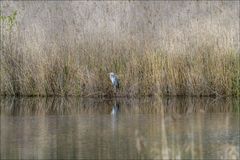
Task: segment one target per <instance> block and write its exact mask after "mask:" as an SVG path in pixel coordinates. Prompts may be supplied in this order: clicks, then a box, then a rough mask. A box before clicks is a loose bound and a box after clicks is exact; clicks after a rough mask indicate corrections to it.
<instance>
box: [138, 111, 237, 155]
mask: <svg viewBox="0 0 240 160" xmlns="http://www.w3.org/2000/svg"><path fill="white" fill-rule="evenodd" d="M160 108H162V107H160ZM160 110H161V109H160ZM165 114H166V112H161V114H160V117H158V121H161V122H159V123H158V124H160V127H159V126H155V129H154V132H153V133H158V134H159V135H155V134H153V135H151V136H155V137H158V138H156V139H158V140H157V141H155V142H152V141H150V140H151V139H152V137H151V138H149V137H144V136H143V133H144V132H149V131H142V132H139V130H136V131H135V140H136V149H137V151H138V154H139V155H140V157H141V158H146V157H148V158H151V159H203V158H204V157H208V158H209V157H212V158H215V159H239V146H238V145H239V142H235V143H232V144H229V142H228V141H225V140H219V138H220V137H221V136H222V135H218V134H216V133H218V132H224V134H226V135H225V136H228V137H230V136H229V135H228V132H229V131H230V130H231V128H229V126H230V124H229V123H230V120H229V116H228V115H227V116H226V117H223V118H221V119H219V121H215V122H211V121H209V120H206V122H205V120H204V114H202V113H201V112H200V113H198V114H197V115H195V116H196V117H195V118H191V121H189V122H186V124H184V125H183V124H182V123H179V125H178V124H175V125H174V126H172V127H169V122H166V115H165ZM209 122H210V123H209ZM176 123H177V122H176ZM205 123H208V125H206V124H205ZM236 123H238V124H236V125H235V126H238V125H239V122H236ZM180 125H181V126H180ZM216 126H218V127H216ZM153 127H154V126H153ZM211 128H214V131H211ZM183 130H184V132H183ZM206 130H209V131H207V132H211V133H205V132H206ZM183 133H185V134H183ZM207 134H213V135H214V134H216V135H215V136H216V137H215V138H216V139H214V140H213V139H211V141H212V142H207V143H209V146H210V147H207V148H208V149H210V151H208V150H206V148H204V147H206V144H203V143H206V142H204V141H206V137H205V135H207ZM153 139H154V138H153ZM212 143H213V144H212ZM211 154H212V155H211Z"/></svg>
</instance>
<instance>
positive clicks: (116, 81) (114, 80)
mask: <svg viewBox="0 0 240 160" xmlns="http://www.w3.org/2000/svg"><path fill="white" fill-rule="evenodd" d="M109 78H110V80H111V82H112V86H113V88H114V92H115V94H116V92H117V89H119V88H120V86H119V79H118V77H117V75H116V74H114V73H113V72H110V73H109Z"/></svg>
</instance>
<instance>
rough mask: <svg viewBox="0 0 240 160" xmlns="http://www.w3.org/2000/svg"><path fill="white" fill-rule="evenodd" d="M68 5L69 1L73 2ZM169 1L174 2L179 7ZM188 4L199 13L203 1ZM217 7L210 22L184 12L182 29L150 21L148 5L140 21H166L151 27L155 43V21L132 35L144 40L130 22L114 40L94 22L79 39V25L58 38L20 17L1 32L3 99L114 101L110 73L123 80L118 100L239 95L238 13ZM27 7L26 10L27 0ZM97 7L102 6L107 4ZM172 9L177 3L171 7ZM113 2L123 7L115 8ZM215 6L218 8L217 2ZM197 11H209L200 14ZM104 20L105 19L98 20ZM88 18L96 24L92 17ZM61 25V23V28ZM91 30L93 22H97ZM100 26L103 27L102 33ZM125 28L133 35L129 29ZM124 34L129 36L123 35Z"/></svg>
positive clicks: (137, 4) (69, 28) (207, 19)
mask: <svg viewBox="0 0 240 160" xmlns="http://www.w3.org/2000/svg"><path fill="white" fill-rule="evenodd" d="M5 3H7V2H5ZM22 3H26V2H22ZM38 3H41V2H38ZM49 3H50V2H49ZM52 3H55V2H51V4H52ZM65 3H67V2H65ZM69 3H70V4H71V2H69ZM74 3H79V5H80V6H81V3H86V2H74ZM89 3H93V2H89ZM106 3H107V2H106ZM108 3H111V2H108ZM108 3H107V4H108ZM116 3H118V2H116ZM119 3H120V2H119ZM122 3H123V4H124V5H125V7H126V6H131V7H133V6H134V7H136V6H138V7H139V6H140V7H141V6H142V7H143V8H144V7H149V4H151V3H141V2H122ZM152 3H153V2H152ZM154 3H156V4H158V3H157V2H154ZM159 3H160V2H159ZM161 3H165V2H161ZM166 3H167V2H166ZM168 3H174V4H175V3H176V2H168ZM179 3H180V2H179ZM191 3H193V4H195V3H196V4H197V5H199V4H200V9H201V5H203V4H202V3H204V2H191ZM209 3H210V2H209ZM216 3H219V5H218V7H219V6H220V8H219V10H221V12H220V11H219V10H216V11H214V12H213V11H212V10H210V15H211V16H210V17H209V16H207V17H206V16H203V18H201V16H198V17H199V18H198V19H197V20H196V19H194V18H192V17H190V16H189V17H188V15H187V16H186V17H185V19H184V20H185V21H187V23H186V24H187V25H180V23H181V22H185V21H184V20H183V19H180V20H178V21H177V22H178V23H179V26H176V24H178V23H177V22H176V24H173V25H172V24H171V23H170V22H171V21H170V20H169V21H168V20H167V19H166V17H163V20H161V19H160V20H155V21H152V20H154V18H155V17H156V16H155V17H154V16H152V17H151V14H150V13H155V12H154V11H156V10H158V8H154V5H152V4H151V5H152V6H151V5H150V7H149V8H147V9H146V8H145V11H146V12H147V13H149V15H150V16H149V17H147V18H148V19H143V20H142V21H143V23H144V24H145V22H147V21H148V20H149V21H150V20H151V21H152V22H151V23H154V24H155V25H156V24H157V25H158V24H159V25H160V24H161V25H160V26H159V27H160V30H154V28H156V26H153V25H151V27H152V30H153V31H154V33H158V32H161V35H160V36H159V37H158V39H157V40H156V39H154V36H153V37H151V35H152V33H150V31H151V28H150V29H149V26H150V24H146V25H145V26H143V29H141V28H140V29H139V28H138V29H136V30H135V32H137V33H139V34H141V35H142V38H141V39H139V36H134V35H135V34H134V33H132V29H133V28H134V27H133V28H127V26H129V25H126V26H125V30H124V29H122V28H121V27H120V28H119V26H118V21H117V22H116V21H113V22H114V23H115V25H116V26H117V27H116V28H115V32H114V35H112V34H110V33H107V31H109V30H108V29H104V28H101V27H98V25H96V29H95V30H93V31H92V32H93V33H91V32H90V31H88V32H87V31H86V32H83V34H84V36H83V37H81V36H80V37H77V38H76V37H75V38H72V37H74V35H75V34H79V33H77V31H75V30H74V29H72V28H78V27H79V26H77V25H75V26H74V24H71V25H69V24H68V25H63V26H67V27H68V30H64V32H60V33H58V31H56V33H55V31H54V30H50V32H45V30H44V29H43V28H44V27H46V26H42V27H41V26H39V25H37V24H40V22H35V21H33V19H29V22H31V23H27V25H26V24H22V23H21V20H18V22H17V24H16V26H14V27H13V31H11V32H8V31H6V30H4V27H2V34H3V44H2V45H3V48H2V51H3V52H2V53H1V70H0V81H1V84H0V85H1V86H0V89H1V90H0V94H1V95H19V96H20V95H21V96H56V95H57V96H65V95H74V96H85V97H95V96H96V97H102V96H112V95H113V90H112V86H111V83H110V80H109V77H108V74H107V73H108V72H111V71H113V72H116V73H117V74H118V75H119V78H120V85H121V87H120V90H119V91H118V93H117V95H118V96H127V97H132V96H134V97H136V96H154V95H184V96H239V95H240V72H239V70H240V65H239V62H240V57H239V36H238V35H239V27H237V26H238V25H236V24H238V23H237V22H238V20H237V19H235V20H234V19H233V20H232V19H231V17H230V16H229V15H234V14H233V13H231V11H232V12H233V10H231V9H232V8H231V7H230V9H229V8H227V7H226V6H224V5H222V7H221V5H220V2H216ZM26 4H27V5H28V3H26ZM58 4H60V3H57V2H56V4H54V5H58ZM98 4H100V5H102V4H103V3H98ZM104 4H105V3H104ZM114 4H115V3H114ZM174 4H172V5H173V6H174ZM108 5H109V4H108ZM115 5H116V6H118V4H115ZM175 5H176V4H175ZM90 6H91V5H90ZM119 6H120V5H119ZM119 6H118V9H119V8H120V9H122V10H123V8H124V6H123V7H122V8H121V6H120V7H119ZM162 6H164V5H162ZM211 6H214V7H216V6H215V4H214V3H213V4H212V5H211ZM58 7H59V6H58ZM88 7H89V6H88ZM102 7H103V8H102V10H104V9H105V8H107V7H106V6H105V8H104V6H102ZM160 7H161V5H160ZM170 7H171V5H170ZM60 8H61V7H60ZM113 8H114V7H112V8H110V10H111V9H113ZM190 8H191V7H190ZM226 8H227V9H226ZM19 10H20V9H19ZM25 11H29V12H30V11H32V10H25ZM168 11H171V10H168ZM55 12H56V13H60V12H58V11H55ZM85 12H87V11H85ZM88 12H89V11H88ZM127 12H129V11H127ZM139 12H140V10H139ZM216 12H219V13H216ZM237 12H239V11H237ZM64 13H65V12H64ZM179 13H180V12H179ZM199 13H204V12H203V11H201V10H200V11H199ZM229 13H230V14H229ZM234 13H235V12H234ZM18 14H20V15H19V17H21V16H22V15H21V10H20V11H18ZM52 14H54V13H52ZM93 14H94V13H93ZM96 14H97V13H96ZM30 15H31V14H30ZM51 16H53V15H51ZM100 16H101V15H100ZM53 17H54V16H53ZM103 17H104V16H102V17H100V20H101V18H103ZM113 17H114V15H113ZM115 17H118V16H115ZM129 17H130V16H129V15H128V17H121V18H122V19H121V20H119V21H122V22H129V21H131V20H129V19H131V18H129ZM158 17H160V18H161V14H158ZM221 17H223V19H224V20H222V19H221ZM236 17H237V15H236ZM68 18H69V17H64V16H63V18H62V19H63V22H65V20H66V22H67V20H68ZM70 18H71V17H70ZM128 18H129V19H128ZM145 18H146V17H145ZM17 19H18V16H17ZM73 19H75V20H76V19H78V17H76V16H75V17H74V18H73ZM24 20H25V21H27V20H26V19H24ZM40 20H41V19H40ZM40 20H39V21H40ZM47 20H48V19H46V21H47ZM50 20H51V21H57V22H58V21H60V19H59V17H57V15H56V18H55V19H50ZM100 20H99V21H100ZM102 20H103V19H102ZM132 20H133V19H132ZM227 20H229V21H227ZM89 21H90V22H91V20H89ZM225 21H226V22H225ZM41 22H43V21H41ZM57 22H56V24H58V23H57ZM90 22H89V23H90ZM158 22H159V23H158ZM160 22H161V23H160ZM223 22H224V23H223ZM52 23H54V22H49V28H51V26H50V24H52ZM109 23H110V22H108V20H105V21H104V22H101V21H100V22H99V24H101V25H104V24H105V25H108V24H109ZM149 23H150V22H149ZM54 24H55V23H54ZM56 24H55V25H54V26H55V27H56V30H58V29H59V28H61V27H62V26H61V25H59V26H57V25H56ZM135 25H136V26H138V25H137V24H135ZM23 26H24V27H26V28H24V27H23ZM71 27H72V28H71ZM91 27H94V25H93V24H92V25H91ZM80 29H81V28H80ZM101 29H103V30H102V31H101ZM43 30H44V31H43ZM96 30H98V32H97V31H96ZM127 30H129V32H126V31H127ZM65 31H67V33H65ZM122 31H125V32H123V34H121V32H122ZM51 32H54V33H55V34H54V35H55V38H54V36H53V37H52V39H47V36H48V34H49V35H50V34H51ZM127 33H129V34H127ZM131 33H132V34H131ZM148 33H149V34H148ZM58 34H60V35H58ZM59 37H60V38H59ZM140 37H141V36H140ZM155 38H156V37H155Z"/></svg>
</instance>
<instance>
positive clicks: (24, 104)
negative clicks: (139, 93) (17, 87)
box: [0, 98, 240, 159]
mask: <svg viewBox="0 0 240 160" xmlns="http://www.w3.org/2000/svg"><path fill="white" fill-rule="evenodd" d="M0 105H1V106H0V107H1V113H0V115H1V117H0V118H1V130H0V131H1V152H0V154H1V159H19V158H22V159H33V158H35V159H97V158H98V159H99V158H100V159H136V158H142V159H150V158H151V159H167V158H171V159H177V158H178V159H189V158H197V159H199V158H207V159H211V158H212V159H239V155H240V154H239V150H240V114H239V108H240V106H239V105H240V104H239V101H238V100H235V99H211V98H163V99H141V100H140V99H131V100H129V99H115V100H107V99H105V100H103V99H80V98H67V99H66V98H22V99H19V98H1V99H0ZM111 113H113V114H111Z"/></svg>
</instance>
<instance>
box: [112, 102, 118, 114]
mask: <svg viewBox="0 0 240 160" xmlns="http://www.w3.org/2000/svg"><path fill="white" fill-rule="evenodd" d="M119 109H120V107H119V103H117V102H116V101H115V102H114V105H113V107H112V111H111V115H116V114H117V113H118V112H119Z"/></svg>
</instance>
